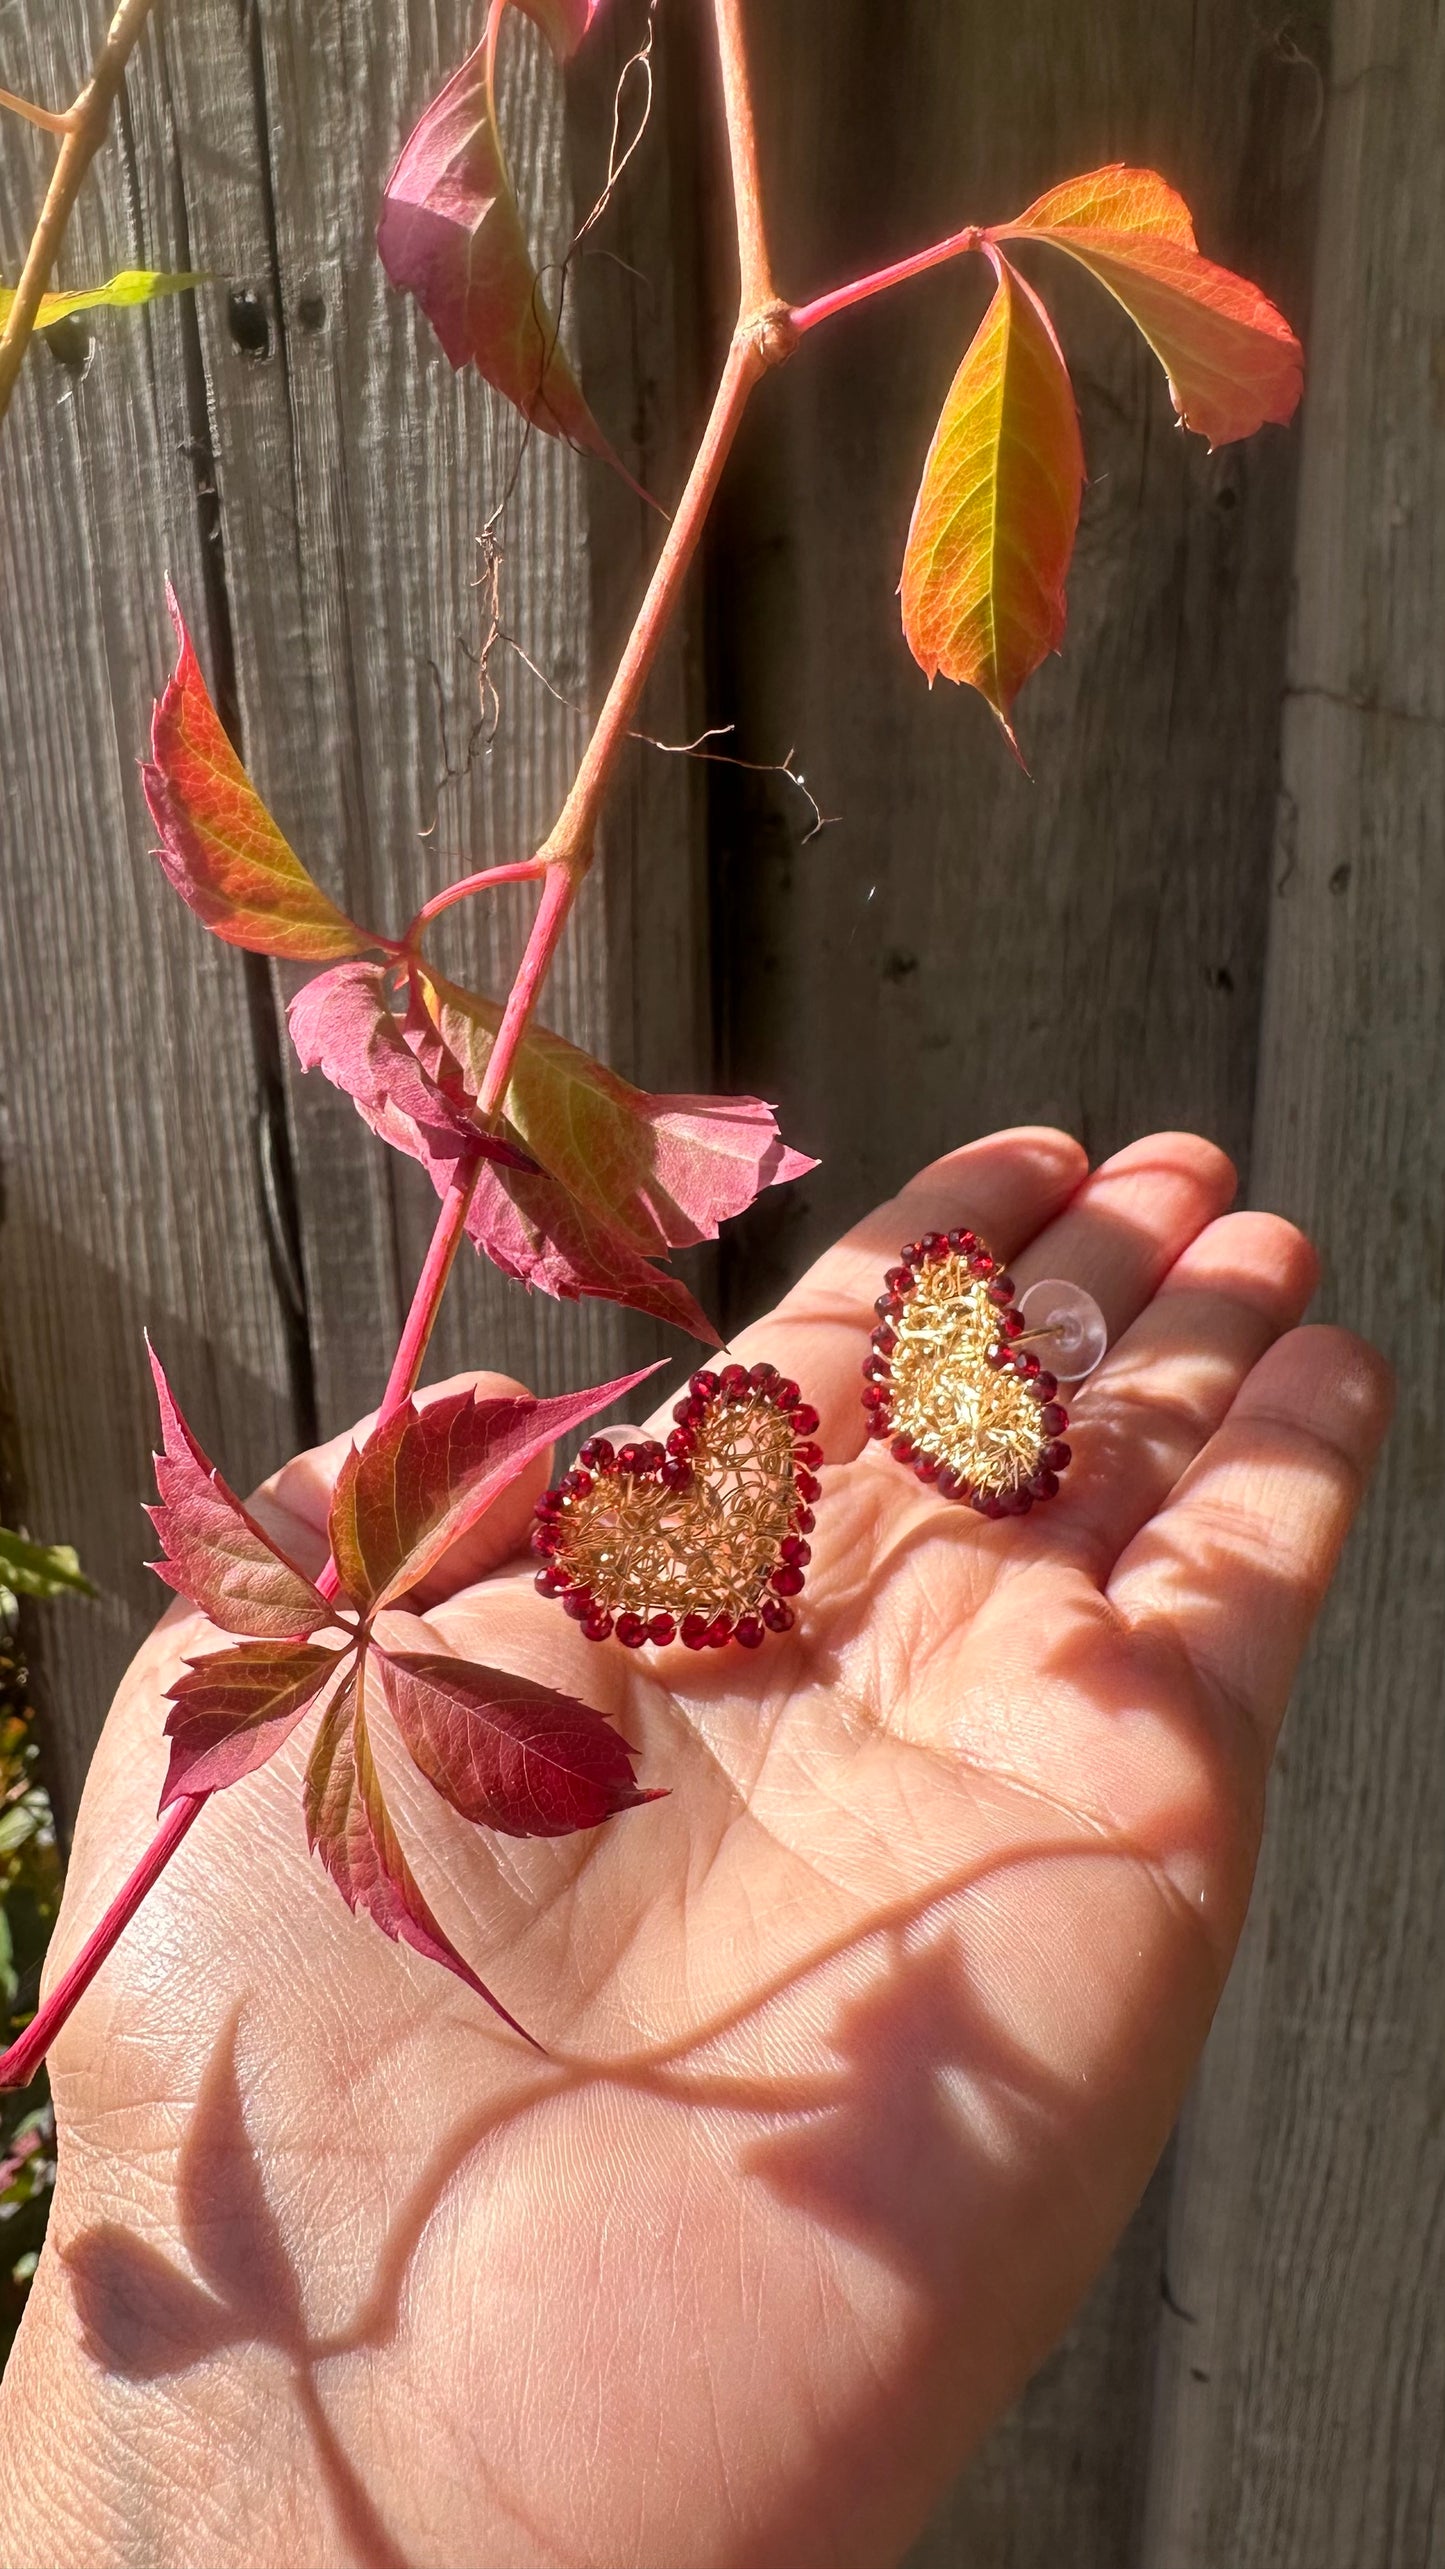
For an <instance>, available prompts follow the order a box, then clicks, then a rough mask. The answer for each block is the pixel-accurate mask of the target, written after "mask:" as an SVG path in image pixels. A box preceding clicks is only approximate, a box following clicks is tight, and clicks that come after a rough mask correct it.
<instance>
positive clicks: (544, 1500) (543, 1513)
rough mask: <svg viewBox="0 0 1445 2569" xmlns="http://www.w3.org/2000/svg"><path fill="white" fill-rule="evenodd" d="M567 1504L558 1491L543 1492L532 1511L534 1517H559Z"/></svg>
mask: <svg viewBox="0 0 1445 2569" xmlns="http://www.w3.org/2000/svg"><path fill="white" fill-rule="evenodd" d="M566 1504H567V1502H566V1500H565V1499H564V1498H563V1495H562V1493H561V1491H560V1490H544V1491H543V1492H542V1495H541V1497H540V1498H539V1500H538V1501H537V1504H536V1506H535V1507H534V1508H533V1510H532V1514H533V1515H534V1516H540V1517H549V1516H560V1515H561V1514H562V1511H563V1509H564V1507H565V1506H566Z"/></svg>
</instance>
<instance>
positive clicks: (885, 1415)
mask: <svg viewBox="0 0 1445 2569" xmlns="http://www.w3.org/2000/svg"><path fill="white" fill-rule="evenodd" d="M863 1433H864V1435H865V1436H891V1435H892V1433H893V1416H892V1412H891V1411H890V1410H886V1409H874V1410H870V1411H869V1413H868V1415H867V1417H866V1418H865V1420H864V1422H863Z"/></svg>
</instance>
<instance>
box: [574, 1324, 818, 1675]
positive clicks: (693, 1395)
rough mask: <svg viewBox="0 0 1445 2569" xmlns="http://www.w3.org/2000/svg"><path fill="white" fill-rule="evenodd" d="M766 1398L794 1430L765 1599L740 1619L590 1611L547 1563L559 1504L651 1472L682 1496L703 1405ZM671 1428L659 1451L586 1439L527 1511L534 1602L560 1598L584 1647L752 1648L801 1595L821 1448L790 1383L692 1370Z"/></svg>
mask: <svg viewBox="0 0 1445 2569" xmlns="http://www.w3.org/2000/svg"><path fill="white" fill-rule="evenodd" d="M741 1400H767V1401H771V1403H772V1404H773V1407H774V1408H775V1409H778V1410H781V1411H782V1412H783V1414H784V1416H785V1417H786V1419H787V1421H788V1424H789V1426H790V1427H791V1429H792V1431H793V1488H794V1490H795V1491H796V1493H797V1503H796V1505H795V1506H794V1508H793V1511H792V1515H791V1518H790V1525H791V1531H790V1532H789V1533H788V1534H785V1535H784V1537H783V1539H782V1542H781V1543H780V1544H779V1546H778V1556H779V1557H778V1566H777V1568H776V1569H775V1570H774V1571H773V1573H772V1575H771V1577H770V1578H769V1581H768V1587H769V1589H770V1591H771V1593H770V1594H769V1595H768V1596H765V1597H764V1598H763V1600H762V1603H761V1605H760V1606H759V1608H758V1610H757V1612H756V1613H753V1614H745V1615H740V1616H738V1617H737V1618H736V1620H734V1618H733V1617H732V1616H731V1615H714V1616H713V1617H711V1619H709V1617H708V1616H706V1615H701V1614H691V1615H684V1616H683V1617H682V1619H681V1622H680V1623H679V1621H678V1619H677V1617H676V1616H674V1615H670V1614H655V1615H650V1616H645V1617H644V1616H642V1615H639V1614H620V1615H617V1616H616V1617H614V1616H613V1615H611V1614H610V1613H609V1612H608V1610H607V1608H606V1607H605V1606H599V1605H598V1604H597V1602H596V1600H595V1599H594V1597H593V1596H592V1593H591V1591H590V1589H587V1588H584V1587H582V1586H580V1585H579V1584H577V1583H576V1582H574V1581H573V1580H571V1579H569V1577H568V1575H567V1573H566V1571H565V1570H564V1569H563V1568H562V1567H561V1565H560V1563H559V1562H558V1561H557V1560H556V1558H555V1555H556V1554H557V1552H558V1551H559V1550H560V1548H561V1545H562V1541H563V1533H564V1528H563V1523H562V1520H563V1518H564V1517H565V1515H566V1512H567V1502H568V1500H569V1499H572V1498H583V1497H585V1496H586V1494H587V1492H588V1491H589V1490H590V1489H591V1488H592V1487H593V1485H594V1483H595V1482H596V1481H597V1480H598V1479H599V1478H601V1476H602V1475H603V1474H605V1473H609V1472H628V1473H633V1474H636V1475H637V1476H638V1477H639V1478H641V1477H645V1476H646V1475H648V1474H651V1473H656V1475H657V1478H658V1479H659V1480H660V1481H661V1482H662V1483H663V1485H664V1487H666V1488H667V1489H670V1490H685V1489H686V1488H687V1487H688V1485H689V1483H690V1482H691V1480H692V1456H693V1453H694V1452H695V1450H696V1446H697V1430H698V1428H699V1426H700V1425H701V1423H702V1420H703V1417H704V1415H705V1413H706V1410H707V1407H708V1403H709V1402H710V1401H741ZM672 1415H673V1417H674V1419H675V1420H676V1422H677V1424H676V1425H675V1427H674V1428H673V1430H672V1432H671V1434H670V1435H669V1437H668V1439H667V1443H666V1445H660V1444H656V1443H652V1442H649V1443H647V1444H642V1445H624V1446H623V1447H622V1448H621V1449H620V1451H619V1449H618V1448H616V1447H615V1446H614V1445H613V1444H612V1442H611V1440H610V1438H608V1437H606V1436H591V1437H589V1438H588V1440H587V1443H586V1444H585V1445H584V1446H583V1448H582V1450H581V1452H580V1454H579V1455H578V1457H577V1460H576V1462H575V1464H574V1465H573V1467H572V1469H571V1471H570V1472H565V1473H564V1474H563V1476H562V1478H561V1480H560V1481H558V1482H557V1484H556V1485H555V1487H554V1488H552V1489H550V1490H544V1491H543V1493H542V1496H541V1497H540V1498H539V1500H538V1501H537V1505H536V1508H535V1510H534V1514H535V1516H536V1519H537V1523H536V1525H535V1527H534V1529H533V1534H532V1550H533V1551H534V1552H535V1553H537V1554H539V1555H540V1556H541V1559H542V1567H541V1569H540V1570H539V1571H538V1572H537V1578H536V1586H537V1591H538V1594H539V1595H540V1596H544V1597H556V1598H558V1599H560V1601H561V1605H562V1609H563V1612H564V1613H566V1614H569V1615H571V1616H572V1617H573V1619H574V1621H576V1622H577V1623H579V1624H580V1625H581V1627H582V1633H583V1638H584V1639H585V1640H587V1641H607V1640H608V1639H612V1640H616V1641H620V1642H621V1643H622V1645H623V1648H624V1649H626V1650H640V1649H641V1648H642V1645H643V1643H644V1642H652V1643H654V1644H655V1645H656V1647H657V1648H658V1649H664V1648H665V1647H666V1646H667V1644H668V1643H669V1642H672V1641H680V1642H681V1643H682V1645H683V1648H684V1649H685V1650H723V1649H725V1648H726V1646H727V1644H728V1643H729V1642H730V1641H736V1642H740V1643H741V1644H742V1647H743V1649H744V1650H756V1649H757V1648H758V1646H759V1644H760V1643H761V1642H763V1641H764V1640H765V1639H766V1638H767V1635H768V1634H769V1633H770V1632H790V1631H791V1630H792V1627H793V1623H794V1621H795V1617H794V1614H793V1609H792V1607H791V1605H790V1604H789V1603H788V1599H789V1598H790V1597H797V1596H801V1594H802V1592H803V1587H804V1583H805V1578H806V1573H807V1567H808V1563H809V1561H810V1560H811V1558H812V1552H811V1547H810V1546H809V1543H808V1541H807V1538H808V1536H809V1535H810V1534H811V1533H812V1531H813V1525H814V1517H813V1509H814V1505H815V1503H816V1502H817V1500H818V1498H819V1497H820V1496H821V1494H822V1484H821V1482H820V1481H819V1480H818V1478H817V1467H818V1465H819V1464H820V1463H821V1462H822V1460H823V1449H822V1446H821V1445H818V1444H815V1443H814V1442H813V1441H812V1440H813V1438H814V1436H815V1435H816V1432H817V1428H818V1424H819V1421H818V1413H817V1411H816V1410H815V1409H814V1408H812V1407H811V1406H810V1404H809V1403H808V1402H807V1401H805V1400H804V1398H803V1395H802V1393H801V1391H800V1390H799V1388H798V1386H797V1384H796V1383H794V1382H789V1381H788V1380H787V1378H786V1377H785V1376H784V1375H782V1374H780V1373H779V1371H778V1369H777V1366H776V1365H753V1366H751V1367H747V1366H743V1365H724V1367H723V1368H722V1371H721V1372H720V1373H716V1374H714V1373H709V1372H706V1371H704V1372H702V1373H698V1374H694V1375H693V1377H692V1380H691V1381H690V1383H689V1384H688V1387H687V1391H686V1393H685V1394H684V1396H683V1398H682V1399H681V1400H680V1401H679V1402H678V1403H677V1405H676V1407H675V1408H674V1410H673V1413H672Z"/></svg>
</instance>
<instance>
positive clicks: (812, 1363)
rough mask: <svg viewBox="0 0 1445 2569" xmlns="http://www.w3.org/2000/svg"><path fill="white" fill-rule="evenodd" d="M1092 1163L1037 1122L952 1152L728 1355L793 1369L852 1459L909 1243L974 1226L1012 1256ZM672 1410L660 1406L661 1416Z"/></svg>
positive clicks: (834, 1456) (825, 1259)
mask: <svg viewBox="0 0 1445 2569" xmlns="http://www.w3.org/2000/svg"><path fill="white" fill-rule="evenodd" d="M1087 1168H1088V1162H1087V1160H1086V1158H1085V1156H1084V1153H1083V1151H1082V1150H1081V1148H1080V1146H1079V1144H1078V1143H1077V1142H1075V1141H1073V1140H1071V1138H1070V1136H1069V1135H1068V1134H1067V1133H1055V1132H1053V1131H1051V1130H1049V1129H1048V1128H1046V1127H1042V1126H1022V1127H1020V1128H1019V1129H1018V1130H1017V1131H1014V1132H1009V1133H991V1134H990V1135H989V1136H988V1137H987V1139H986V1140H984V1141H981V1142H970V1143H969V1144H968V1145H967V1146H966V1147H965V1148H964V1149H963V1150H959V1151H950V1152H948V1153H947V1154H946V1155H945V1157H944V1158H943V1159H941V1160H934V1161H933V1162H932V1163H931V1165H930V1166H929V1167H928V1168H926V1169H923V1170H921V1171H920V1172H919V1174H918V1176H917V1177H915V1178H912V1179H910V1181H909V1183H908V1185H907V1186H905V1187H904V1188H903V1189H902V1191H901V1193H899V1194H898V1195H895V1196H893V1197H891V1198H890V1199H889V1201H888V1202H887V1203H886V1204H881V1205H879V1206H878V1207H877V1209H876V1211H874V1212H872V1213H870V1214H868V1215H867V1216H866V1217H865V1219H864V1220H863V1221H862V1222H859V1223H857V1224H856V1225H855V1227H854V1228H853V1229H852V1230H851V1231H847V1232H845V1233H844V1235H843V1237H842V1239H841V1240H839V1241H837V1242H836V1243H835V1244H834V1246H833V1247H832V1248H831V1249H827V1250H825V1251H824V1253H823V1255H822V1257H821V1258H819V1259H818V1261H817V1262H816V1264H815V1265H814V1266H812V1267H810V1268H809V1269H808V1272H807V1274H806V1275H805V1276H804V1277H803V1278H802V1279H801V1281H800V1282H799V1283H798V1284H796V1285H794V1287H793V1289H792V1291H791V1292H790V1293H788V1294H786V1295H785V1296H784V1298H783V1300H782V1301H781V1302H780V1303H779V1304H778V1306H777V1309H776V1310H775V1311H772V1312H770V1313H769V1314H768V1315H767V1317H766V1318H765V1319H763V1320H759V1321H756V1322H754V1324H753V1325H752V1327H751V1328H748V1329H745V1330H743V1332H742V1333H741V1335H740V1336H739V1337H738V1339H737V1340H736V1341H735V1343H734V1346H733V1347H732V1349H731V1350H730V1351H729V1352H730V1354H731V1356H732V1357H734V1358H735V1360H736V1361H737V1362H738V1363H739V1364H747V1365H751V1364H756V1363H758V1362H759V1361H760V1360H763V1359H765V1360H766V1361H767V1362H768V1363H770V1364H774V1365H776V1366H777V1367H778V1368H779V1371H780V1372H782V1373H784V1374H788V1375H791V1377H792V1378H793V1380H794V1381H795V1382H797V1383H799V1384H800V1385H801V1386H802V1390H803V1396H804V1398H805V1400H808V1401H810V1402H811V1403H812V1405H813V1407H814V1408H815V1409H816V1410H817V1412H818V1414H819V1417H820V1419H821V1421H822V1426H821V1428H820V1430H819V1435H820V1439H821V1442H822V1444H823V1448H824V1452H825V1453H826V1455H827V1458H828V1460H829V1462H835V1461H844V1460H846V1459H848V1458H849V1457H851V1456H852V1455H855V1454H857V1453H858V1451H859V1449H860V1448H861V1446H862V1443H863V1412H862V1408H861V1406H860V1403H859V1397H858V1396H859V1393H860V1392H861V1390H862V1387H863V1386H862V1375H861V1373H860V1370H859V1369H860V1367H861V1365H862V1362H863V1357H864V1354H865V1352H866V1340H867V1336H868V1332H869V1330H870V1329H872V1327H873V1326H874V1322H875V1317H876V1315H875V1313H874V1309H873V1305H874V1302H875V1301H876V1299H877V1297H878V1295H879V1294H880V1293H881V1292H882V1290H883V1271H884V1269H885V1268H886V1267H889V1266H891V1265H892V1264H893V1262H894V1260H895V1259H896V1257H897V1255H898V1251H899V1248H900V1247H901V1245H902V1243H903V1242H904V1241H905V1240H909V1239H916V1238H918V1236H919V1235H920V1233H922V1232H924V1231H939V1230H943V1231H947V1230H951V1229H953V1228H954V1227H956V1226H957V1225H959V1224H962V1223H968V1224H970V1225H971V1226H972V1227H973V1228H974V1229H975V1230H977V1231H978V1232H980V1233H981V1234H982V1236H983V1237H984V1238H985V1239H987V1240H988V1241H989V1242H990V1243H992V1244H994V1245H996V1247H997V1249H998V1252H999V1254H1000V1256H1003V1257H1012V1256H1013V1255H1014V1253H1015V1251H1016V1250H1018V1249H1021V1248H1022V1247H1023V1245H1024V1243H1025V1241H1027V1240H1029V1239H1031V1238H1032V1236H1033V1234H1034V1232H1036V1231H1037V1230H1038V1229H1039V1228H1040V1227H1041V1226H1042V1224H1044V1223H1045V1222H1047V1221H1048V1220H1049V1219H1050V1217H1051V1216H1052V1215H1053V1214H1055V1213H1057V1212H1058V1210H1059V1208H1060V1206H1061V1205H1063V1204H1066V1203H1067V1202H1068V1199H1069V1197H1070V1196H1071V1195H1072V1193H1073V1192H1074V1189H1075V1188H1076V1187H1077V1186H1078V1185H1079V1183H1080V1181H1081V1179H1082V1178H1083V1177H1084V1175H1085V1173H1086V1171H1087ZM665 1419H666V1413H665V1412H659V1414H658V1422H657V1423H661V1422H662V1421H663V1420H665ZM667 1423H669V1424H670V1421H668V1422H667Z"/></svg>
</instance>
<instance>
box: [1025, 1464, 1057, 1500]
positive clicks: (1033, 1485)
mask: <svg viewBox="0 0 1445 2569" xmlns="http://www.w3.org/2000/svg"><path fill="white" fill-rule="evenodd" d="M1029 1488H1030V1489H1031V1490H1032V1491H1033V1494H1034V1497H1035V1498H1036V1499H1056V1498H1057V1497H1058V1495H1059V1477H1058V1474H1057V1472H1042V1471H1040V1472H1035V1474H1034V1476H1033V1479H1032V1480H1031V1481H1030V1483H1029Z"/></svg>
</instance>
